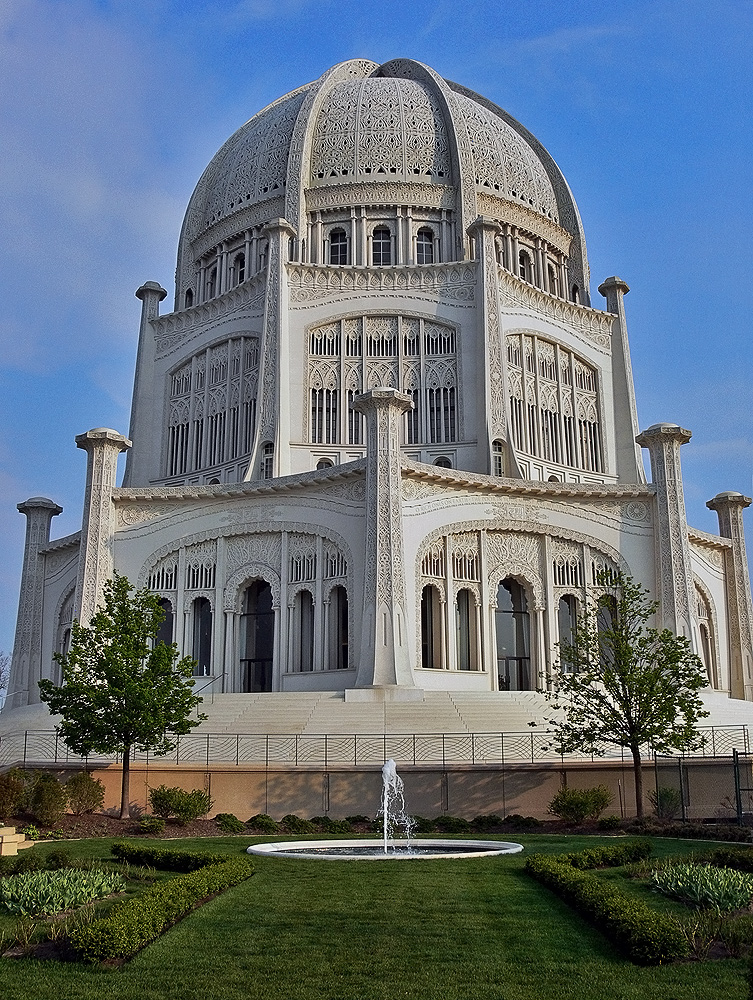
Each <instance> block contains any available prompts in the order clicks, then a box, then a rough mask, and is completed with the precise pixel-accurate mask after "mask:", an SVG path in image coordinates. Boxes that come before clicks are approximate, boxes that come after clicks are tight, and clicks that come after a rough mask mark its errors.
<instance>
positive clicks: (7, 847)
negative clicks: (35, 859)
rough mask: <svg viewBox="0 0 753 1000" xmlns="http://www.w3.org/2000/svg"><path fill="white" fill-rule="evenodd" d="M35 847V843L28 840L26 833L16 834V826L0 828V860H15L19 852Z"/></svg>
mask: <svg viewBox="0 0 753 1000" xmlns="http://www.w3.org/2000/svg"><path fill="white" fill-rule="evenodd" d="M33 846H34V841H33V840H27V839H26V834H25V833H16V828H15V826H0V858H14V857H15V856H16V855H17V854H18V852H19V851H23V850H26V848H27V847H33Z"/></svg>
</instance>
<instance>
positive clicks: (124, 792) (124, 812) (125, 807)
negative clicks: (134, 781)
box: [120, 746, 131, 819]
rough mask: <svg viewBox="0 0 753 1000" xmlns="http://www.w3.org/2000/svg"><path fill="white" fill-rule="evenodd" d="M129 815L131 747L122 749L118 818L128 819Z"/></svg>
mask: <svg viewBox="0 0 753 1000" xmlns="http://www.w3.org/2000/svg"><path fill="white" fill-rule="evenodd" d="M130 815H131V748H130V746H127V747H125V749H124V750H123V782H122V784H121V786H120V818H121V819H128V818H129V816H130Z"/></svg>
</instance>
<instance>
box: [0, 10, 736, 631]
mask: <svg viewBox="0 0 753 1000" xmlns="http://www.w3.org/2000/svg"><path fill="white" fill-rule="evenodd" d="M359 56H363V57H367V58H370V59H373V60H375V61H377V62H383V61H386V60H388V59H392V58H396V57H398V56H408V57H411V58H414V59H418V60H420V61H422V62H426V63H428V64H429V65H431V66H432V67H433V68H434V69H436V70H437V71H438V72H439V73H440V74H441V75H442V76H444V77H445V78H447V79H450V80H455V81H457V82H459V83H462V84H464V85H466V86H468V87H471V88H472V89H474V90H476V91H478V92H480V93H481V94H483V95H485V96H486V97H488V98H490V99H491V100H493V101H495V102H496V103H497V104H500V105H501V106H502V107H504V108H505V109H506V110H508V111H509V112H510V113H511V114H513V115H514V116H515V117H516V118H518V119H519V120H520V121H521V122H522V123H523V124H524V125H525V126H526V127H527V128H529V129H530V130H531V131H532V132H533V133H534V134H535V135H536V136H537V137H538V138H539V139H540V140H541V141H542V142H543V143H544V145H545V146H546V147H547V148H548V149H549V151H550V152H551V154H552V155H553V156H554V158H555V159H556V160H557V162H558V163H559V165H560V167H561V168H562V169H563V171H564V173H565V176H566V177H567V178H568V180H569V182H570V186H571V188H572V190H573V192H574V194H575V197H576V199H577V201H578V204H579V207H580V210H581V215H582V217H583V222H584V226H585V231H586V239H587V241H588V248H589V256H590V262H591V274H592V289H591V291H592V296H593V300H594V304H596V305H601V304H602V302H603V300H602V299H601V297H600V296H599V294H598V292H597V291H596V287H597V286H598V284H599V283H600V282H601V281H602V280H603V279H604V278H605V277H607V276H608V275H611V274H618V275H619V276H620V277H622V278H623V279H624V280H625V281H627V283H628V284H629V285H630V286H631V289H632V291H631V293H630V294H629V295H628V297H627V299H626V307H627V312H628V323H629V329H630V337H631V346H632V354H633V365H634V375H635V382H636V391H637V397H638V411H639V418H640V424H641V427H642V428H645V427H647V426H648V425H649V424H652V423H655V422H657V421H659V420H671V421H675V422H677V423H680V424H682V425H683V426H685V427H688V428H689V429H690V430H692V432H693V440H692V441H691V443H690V444H689V445H687V446H686V447H685V448H684V449H683V456H682V457H683V468H684V474H685V488H686V504H687V508H688V518H689V521H690V523H691V524H693V525H695V526H696V527H699V528H702V529H705V530H707V531H715V530H716V517H715V515H714V514H712V512H711V511H708V510H707V509H706V507H705V501H706V500H708V499H709V498H711V497H712V496H714V495H715V494H716V493H718V492H720V491H721V490H727V489H734V490H740V491H741V492H744V493H748V494H750V493H751V486H752V482H751V477H752V472H753V391H752V389H751V372H752V370H753V365H752V364H751V362H752V361H753V346H751V292H750V287H751V275H753V261H752V260H751V256H752V253H753V251H752V250H751V239H750V230H751V228H752V226H751V224H752V223H753V185H752V184H751V167H752V166H753V115H751V107H752V106H753V101H752V98H753V83H752V80H753V2H752V0H728V2H725V0H707V2H702V0H645V2H631V0H620V2H612V0H599V2H588V0H580V2H569V0H538V2H536V3H521V2H520V0H516V2H510V0H496V2H493V3H487V2H484V0H479V2H473V0H466V2H465V3H462V4H460V3H457V2H456V0H454V2H450V0H438V2H433V3H431V2H422V0H417V2H416V0H411V2H405V0H403V2H394V0H381V2H379V3H375V2H372V0H362V2H359V3H353V2H349V3H346V2H340V0H316V2H309V0H224V2H212V0H207V2H204V3H201V2H193V3H192V2H187V0H181V2H177V0H112V2H108V0H4V2H3V3H2V4H1V5H0V275H2V278H0V282H1V285H0V290H1V292H2V309H1V310H0V531H1V532H2V538H3V542H4V545H3V559H2V561H1V562H0V649H9V648H10V647H11V645H12V642H13V633H14V628H15V616H16V610H17V601H18V580H19V576H20V569H21V561H22V551H23V535H24V525H25V519H24V518H23V516H22V515H21V514H19V513H18V512H17V511H16V504H17V503H18V502H19V501H21V500H24V499H26V498H27V497H31V496H35V495H40V494H41V495H43V496H49V497H51V498H52V499H54V500H56V501H57V502H58V503H59V504H61V505H62V506H63V508H64V513H63V514H62V515H61V516H60V517H58V518H56V519H55V521H53V535H54V536H60V535H63V534H67V533H69V532H72V531H75V530H77V529H78V528H79V527H80V517H81V499H82V493H83V487H84V474H85V455H84V453H83V452H81V451H79V450H78V449H76V446H75V444H74V441H73V439H74V436H75V435H76V434H79V433H81V432H83V431H85V430H88V429H89V428H91V427H98V426H108V427H114V428H115V429H117V430H119V431H122V432H126V431H127V429H128V423H129V406H130V391H131V384H132V378H133V364H134V360H135V353H136V339H137V330H138V318H139V303H138V301H137V300H136V299H135V298H134V295H133V293H134V291H135V289H136V288H137V287H138V286H139V285H140V284H142V283H143V282H144V281H147V280H157V281H159V282H161V283H162V284H163V285H164V286H165V287H166V288H168V289H169V291H170V300H169V301H171V300H172V281H173V274H174V268H175V251H176V245H177V239H178V234H179V231H180V225H181V221H182V217H183V212H184V210H185V207H186V204H187V202H188V199H189V197H190V194H191V191H192V189H193V186H194V184H195V183H196V181H197V180H198V178H199V175H200V174H201V172H202V170H203V169H204V167H205V166H206V164H207V163H208V161H209V159H210V158H211V157H212V155H213V154H214V153H215V152H216V150H217V149H218V148H219V146H220V145H221V144H222V143H223V142H224V141H225V139H226V138H227V137H228V136H229V135H230V134H231V132H233V131H234V130H235V129H236V128H237V127H238V126H239V125H241V124H242V123H243V122H244V121H246V120H247V119H248V118H250V117H251V115H253V114H254V113H255V112H256V111H258V110H259V109H260V108H262V107H263V106H264V105H265V104H267V103H269V102H270V101H272V100H274V99H275V98H276V97H279V96H281V95H282V94H284V93H286V92H287V91H289V90H292V89H293V88H294V87H297V86H299V85H301V84H303V83H306V82H307V81H309V80H312V79H315V78H316V77H318V76H320V75H321V73H323V72H324V70H326V69H327V68H328V67H329V66H331V65H333V64H334V63H336V62H340V61H342V60H344V59H349V58H354V57H359ZM751 525H753V518H751V517H748V530H749V535H750V537H749V546H750V547H751V548H753V527H751Z"/></svg>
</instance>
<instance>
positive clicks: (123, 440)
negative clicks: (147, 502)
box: [74, 427, 131, 625]
mask: <svg viewBox="0 0 753 1000" xmlns="http://www.w3.org/2000/svg"><path fill="white" fill-rule="evenodd" d="M76 444H77V445H78V447H79V448H82V449H83V450H84V451H85V452H86V454H87V456H88V461H87V466H86V493H85V494H84V519H83V523H82V525H81V550H80V552H79V558H78V580H77V582H76V603H75V608H74V617H76V618H78V620H79V621H80V622H81V624H82V625H88V624H89V622H90V621H91V618H92V615H93V614H94V612H95V611H96V610H97V605H98V603H99V599H100V597H101V596H102V588H103V586H104V584H105V581H106V580H109V579H110V578H111V577H112V574H113V554H112V544H113V537H114V535H115V505H114V504H113V502H112V491H113V488H114V486H115V477H116V475H117V471H118V455H119V454H120V453H121V451H127V449H128V448H130V447H131V442H130V441H129V440H128V438H127V437H123V435H122V434H118V432H117V431H113V430H110V429H109V428H107V427H97V428H96V429H95V430H93V431H87V432H86V434H79V435H78V437H77V438H76Z"/></svg>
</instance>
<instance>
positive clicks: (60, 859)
mask: <svg viewBox="0 0 753 1000" xmlns="http://www.w3.org/2000/svg"><path fill="white" fill-rule="evenodd" d="M44 863H45V866H46V868H47V870H48V871H57V870H58V869H60V868H70V867H71V864H72V861H71V854H70V851H61V850H57V851H50V852H49V854H46V855H45V858H44Z"/></svg>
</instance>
